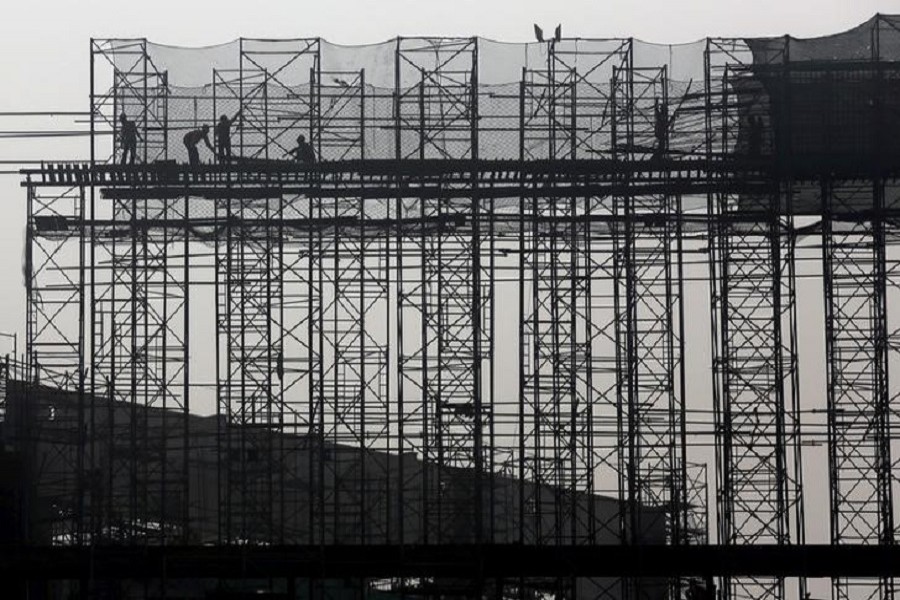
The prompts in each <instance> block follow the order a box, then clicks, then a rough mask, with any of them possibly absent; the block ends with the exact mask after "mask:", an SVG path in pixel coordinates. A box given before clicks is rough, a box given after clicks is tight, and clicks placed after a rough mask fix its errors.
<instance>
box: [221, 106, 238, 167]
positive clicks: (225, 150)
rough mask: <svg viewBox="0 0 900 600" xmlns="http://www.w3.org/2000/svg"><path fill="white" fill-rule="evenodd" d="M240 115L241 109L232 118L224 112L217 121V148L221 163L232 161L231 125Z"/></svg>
mask: <svg viewBox="0 0 900 600" xmlns="http://www.w3.org/2000/svg"><path fill="white" fill-rule="evenodd" d="M240 116H241V111H237V112H236V113H234V116H233V117H231V118H230V119H229V118H228V115H225V114H223V115H222V116H221V117H219V122H218V123H216V148H217V149H218V157H219V162H220V163H227V162H230V161H231V127H232V126H233V125H234V123H235V121H237V120H238V118H239V117H240Z"/></svg>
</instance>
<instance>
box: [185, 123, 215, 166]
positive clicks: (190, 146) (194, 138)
mask: <svg viewBox="0 0 900 600" xmlns="http://www.w3.org/2000/svg"><path fill="white" fill-rule="evenodd" d="M201 141H202V142H203V143H205V144H206V147H207V148H209V151H210V152H212V153H213V155H215V153H216V151H215V150H214V149H213V147H212V144H211V143H209V125H204V126H203V127H201V128H200V129H194V130H193V131H188V132H187V133H186V134H184V147H185V148H187V152H188V161H189V162H190V163H191V166H192V167H196V166H198V165H199V164H200V153H199V152H197V144H199V143H200V142H201Z"/></svg>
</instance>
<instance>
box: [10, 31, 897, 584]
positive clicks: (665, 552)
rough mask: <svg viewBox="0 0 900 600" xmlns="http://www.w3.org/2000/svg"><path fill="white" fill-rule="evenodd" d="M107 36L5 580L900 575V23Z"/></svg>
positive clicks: (62, 203) (14, 411)
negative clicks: (205, 37)
mask: <svg viewBox="0 0 900 600" xmlns="http://www.w3.org/2000/svg"><path fill="white" fill-rule="evenodd" d="M90 61H91V81H90V104H91V117H90V131H91V136H90V155H89V156H86V157H85V160H84V161H83V162H82V163H77V164H76V163H63V164H60V163H53V164H50V163H48V164H44V165H41V166H40V168H34V169H29V170H25V171H23V178H24V181H23V187H24V190H25V191H26V193H27V201H28V223H27V245H26V253H25V254H26V255H25V265H24V270H25V276H26V287H27V298H28V314H27V354H26V360H25V361H24V363H20V362H16V361H12V362H7V364H6V365H5V367H4V368H5V371H4V373H5V375H6V376H5V378H4V381H3V383H4V384H5V385H6V388H5V389H6V393H5V398H6V400H5V404H4V405H3V407H2V415H3V424H2V425H3V426H2V430H0V431H2V441H3V448H4V452H3V454H2V455H0V457H2V460H3V463H4V464H5V465H6V467H7V468H5V470H4V471H5V472H6V473H8V474H9V476H8V477H7V478H6V480H5V481H3V482H0V483H2V486H0V487H2V491H3V506H4V507H5V514H8V515H9V518H4V519H3V529H4V531H6V536H5V537H6V538H7V539H8V543H7V544H6V545H5V546H4V547H5V548H8V550H4V554H3V562H4V566H3V567H0V571H2V572H3V576H4V580H5V581H9V582H12V583H10V584H9V585H10V586H11V587H10V590H15V591H16V593H21V594H22V596H23V597H29V598H65V597H69V596H67V595H71V596H72V597H84V598H144V597H150V598H214V597H215V598H238V597H250V596H252V597H254V598H259V597H271V598H276V597H277V598H298V597H303V598H319V597H321V598H326V597H334V598H338V597H340V598H344V597H346V598H351V597H352V598H365V597H370V596H379V597H384V598H387V597H391V598H394V597H398V598H399V597H411V598H413V597H415V598H426V597H427V598H435V599H437V598H448V597H469V598H487V597H491V598H496V599H497V600H500V599H501V598H510V599H512V598H520V599H522V600H525V599H529V600H531V599H537V598H550V597H553V598H572V599H576V598H577V599H578V600H584V599H588V598H591V599H595V598H596V599H597V600H600V599H604V598H634V599H637V598H669V599H675V598H691V599H699V598H712V597H714V595H715V594H718V595H719V596H720V597H722V598H725V599H779V600H780V599H783V598H797V599H800V598H803V597H804V596H806V594H807V593H808V592H807V590H808V589H809V580H808V578H812V577H818V578H822V577H826V578H828V579H829V580H830V584H826V585H825V590H826V592H827V590H828V589H829V586H830V591H831V594H832V596H833V597H834V598H835V599H843V598H848V599H868V598H884V599H891V598H893V597H894V594H895V588H894V585H895V584H894V579H893V576H894V575H898V576H900V570H898V569H900V560H898V556H900V554H897V552H896V550H893V549H894V548H895V544H896V542H897V541H898V530H897V527H898V523H895V521H897V511H898V509H900V496H898V494H900V470H898V469H900V468H898V466H897V461H898V460H900V442H898V440H900V438H898V440H895V439H894V437H895V436H893V434H892V431H893V430H894V429H895V428H897V427H900V388H898V386H897V383H896V381H897V377H898V376H900V372H898V369H900V262H898V258H900V256H898V255H897V253H896V252H895V251H894V250H893V248H892V247H891V241H893V240H894V239H896V236H897V234H898V233H900V181H898V176H900V17H890V16H883V15H879V16H876V17H875V18H873V19H872V20H870V21H868V22H867V23H864V24H863V25H861V26H859V27H857V28H855V29H852V30H850V31H847V32H844V33H840V34H836V35H833V36H829V37H826V38H820V39H805V40H798V39H794V38H791V37H777V38H758V39H744V38H741V39H722V38H709V39H706V40H703V41H701V42H698V43H695V44H685V45H676V46H667V45H655V44H650V43H644V42H641V41H638V40H634V39H597V40H594V39H568V38H564V37H562V36H561V35H556V36H554V37H553V38H551V39H547V40H545V41H540V42H535V43H530V44H509V43H501V42H496V41H491V40H486V39H480V38H453V39H447V38H440V39H439V38H398V39H395V40H391V41H390V42H387V43H384V44H377V45H369V46H359V47H349V46H339V45H334V44H330V43H328V42H326V41H324V40H321V39H318V38H309V39H292V40H259V39H241V40H239V41H236V42H233V43H229V44H225V45H221V46H215V47H207V48H200V49H190V48H176V47H170V46H160V45H156V44H153V43H151V42H148V41H147V40H143V39H113V40H92V41H91V44H90ZM123 117H124V118H123ZM223 117H224V119H223ZM223 121H224V122H225V123H227V124H228V126H227V127H225V126H222V125H221V123H223ZM204 126H207V128H208V130H209V132H208V133H207V134H206V136H207V137H206V138H205V140H206V141H207V142H208V143H209V146H210V147H209V148H206V147H205V146H204V145H202V144H201V145H199V146H197V148H198V149H199V158H200V161H199V162H196V161H194V162H193V164H191V163H189V162H188V158H189V152H196V150H192V149H189V147H192V146H195V145H196V144H197V143H198V141H203V139H201V138H202V135H203V131H204V129H203V128H204ZM194 132H198V133H197V134H195V133H194ZM301 136H302V138H301ZM189 139H190V140H191V141H189ZM304 148H305V149H306V150H304ZM195 158H196V157H195ZM298 159H301V160H298ZM804 295H805V296H804ZM805 297H808V298H809V299H811V300H813V301H814V303H817V306H818V307H819V308H818V309H817V310H819V311H822V317H823V318H818V317H817V316H816V310H813V309H809V310H808V309H807V307H806V304H805V300H804V301H803V302H800V301H798V299H800V298H805ZM810 306H812V303H811V304H810ZM801 363H802V365H803V370H801V369H800V368H799V366H800V364H801ZM804 371H805V373H804ZM801 380H802V381H803V383H804V387H801ZM810 380H812V381H813V382H814V385H813V386H811V387H812V388H813V389H806V387H805V386H806V382H807V381H810ZM892 380H893V383H891V382H892ZM817 381H821V382H822V383H821V386H820V387H821V389H819V386H817V385H816V384H815V382H817ZM817 419H818V420H817ZM813 481H814V482H815V483H812V482H813ZM804 483H809V484H810V485H813V486H814V489H815V492H814V493H813V494H807V496H806V500H807V501H806V502H805V501H804V500H805V497H804ZM826 494H827V496H828V499H827V500H826V499H825V495H826ZM708 504H709V506H707V505H708ZM813 505H818V506H820V507H822V506H826V505H827V509H826V510H825V511H824V513H823V514H826V515H827V516H828V518H824V519H822V518H819V517H818V516H817V517H811V516H810V514H808V513H809V512H810V509H811V507H812V506H813ZM810 542H815V543H814V544H813V543H810ZM845 550H846V551H845ZM10 593H12V592H10Z"/></svg>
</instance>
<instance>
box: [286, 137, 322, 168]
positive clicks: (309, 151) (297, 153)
mask: <svg viewBox="0 0 900 600" xmlns="http://www.w3.org/2000/svg"><path fill="white" fill-rule="evenodd" d="M285 154H292V155H293V156H294V159H295V160H296V161H297V162H299V163H304V164H307V165H314V164H316V153H315V151H314V150H313V148H312V146H311V145H310V144H309V143H308V142H307V141H306V136H305V135H303V134H300V135H299V136H297V147H296V148H294V149H292V150H288V151H287V152H285Z"/></svg>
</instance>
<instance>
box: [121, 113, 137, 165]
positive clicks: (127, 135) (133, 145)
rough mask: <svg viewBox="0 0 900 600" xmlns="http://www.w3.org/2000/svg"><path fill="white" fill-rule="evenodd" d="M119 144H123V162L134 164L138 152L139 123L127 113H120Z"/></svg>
mask: <svg viewBox="0 0 900 600" xmlns="http://www.w3.org/2000/svg"><path fill="white" fill-rule="evenodd" d="M119 127H120V129H119V144H120V145H121V146H122V164H123V165H124V164H126V163H127V164H129V165H133V164H134V158H135V155H136V154H137V138H138V132H137V125H135V124H134V121H130V120H129V119H128V117H127V116H125V113H122V114H121V115H119Z"/></svg>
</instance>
